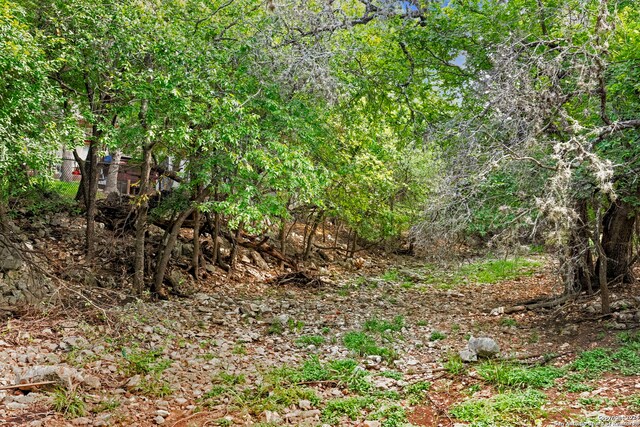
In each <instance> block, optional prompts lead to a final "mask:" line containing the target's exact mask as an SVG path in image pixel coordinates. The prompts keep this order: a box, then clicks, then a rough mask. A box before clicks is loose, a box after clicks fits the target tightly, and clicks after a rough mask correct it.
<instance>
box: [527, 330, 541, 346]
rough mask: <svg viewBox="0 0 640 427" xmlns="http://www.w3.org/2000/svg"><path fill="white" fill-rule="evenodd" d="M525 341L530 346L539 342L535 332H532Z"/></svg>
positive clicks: (538, 336)
mask: <svg viewBox="0 0 640 427" xmlns="http://www.w3.org/2000/svg"><path fill="white" fill-rule="evenodd" d="M527 341H528V342H529V343H530V344H535V343H537V342H539V341H540V335H539V334H538V333H537V332H532V333H531V335H529V338H528V339H527Z"/></svg>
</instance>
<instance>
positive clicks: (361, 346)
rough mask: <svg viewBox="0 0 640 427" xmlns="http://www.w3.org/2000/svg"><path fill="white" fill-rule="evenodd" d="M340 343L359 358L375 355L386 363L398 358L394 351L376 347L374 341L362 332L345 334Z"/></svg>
mask: <svg viewBox="0 0 640 427" xmlns="http://www.w3.org/2000/svg"><path fill="white" fill-rule="evenodd" d="M342 342H343V344H344V346H345V347H346V348H348V349H349V350H351V351H353V352H355V353H357V354H358V355H360V356H370V355H377V356H381V357H382V358H383V359H385V360H386V361H387V362H392V361H394V360H395V359H397V358H398V354H397V352H396V351H395V350H393V349H389V348H387V347H380V346H378V345H377V343H376V341H375V340H374V339H373V338H371V337H370V336H369V335H367V334H365V333H364V332H355V331H353V332H347V333H346V334H345V335H344V337H343V338H342Z"/></svg>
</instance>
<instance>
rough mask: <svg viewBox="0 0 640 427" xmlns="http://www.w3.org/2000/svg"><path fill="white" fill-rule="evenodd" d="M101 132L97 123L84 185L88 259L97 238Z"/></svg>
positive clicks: (91, 255)
mask: <svg viewBox="0 0 640 427" xmlns="http://www.w3.org/2000/svg"><path fill="white" fill-rule="evenodd" d="M100 134H101V132H100V131H99V130H98V127H97V126H96V125H94V126H93V138H92V140H91V145H89V153H88V154H87V162H86V164H85V169H86V171H87V176H86V177H85V181H86V182H87V184H86V185H85V187H84V190H85V192H86V193H85V200H86V202H87V203H86V207H87V214H86V218H87V228H86V234H85V250H86V254H87V257H86V259H87V260H91V259H93V257H94V255H95V238H96V234H95V233H96V232H95V228H96V196H97V194H98V142H99V140H100Z"/></svg>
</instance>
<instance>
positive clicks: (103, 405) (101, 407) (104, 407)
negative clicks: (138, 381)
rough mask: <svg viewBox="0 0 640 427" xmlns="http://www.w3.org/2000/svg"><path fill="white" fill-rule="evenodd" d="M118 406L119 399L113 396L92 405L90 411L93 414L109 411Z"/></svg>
mask: <svg viewBox="0 0 640 427" xmlns="http://www.w3.org/2000/svg"><path fill="white" fill-rule="evenodd" d="M119 406H120V401H119V400H117V399H114V398H110V399H105V400H101V401H100V402H98V403H96V404H95V405H93V407H92V408H91V412H93V413H94V414H99V413H101V412H110V411H113V410H114V409H116V408H117V407H119Z"/></svg>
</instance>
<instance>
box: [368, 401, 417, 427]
mask: <svg viewBox="0 0 640 427" xmlns="http://www.w3.org/2000/svg"><path fill="white" fill-rule="evenodd" d="M368 418H370V419H373V420H381V421H382V423H381V424H382V426H383V427H403V426H406V425H407V424H406V422H407V413H406V411H405V410H404V408H403V407H402V406H400V405H397V404H394V405H388V406H383V407H382V408H380V409H378V410H377V411H375V412H374V413H372V414H371V415H370V416H369V417H368Z"/></svg>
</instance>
